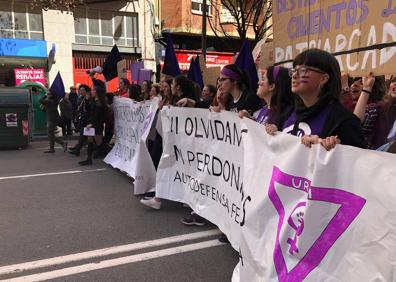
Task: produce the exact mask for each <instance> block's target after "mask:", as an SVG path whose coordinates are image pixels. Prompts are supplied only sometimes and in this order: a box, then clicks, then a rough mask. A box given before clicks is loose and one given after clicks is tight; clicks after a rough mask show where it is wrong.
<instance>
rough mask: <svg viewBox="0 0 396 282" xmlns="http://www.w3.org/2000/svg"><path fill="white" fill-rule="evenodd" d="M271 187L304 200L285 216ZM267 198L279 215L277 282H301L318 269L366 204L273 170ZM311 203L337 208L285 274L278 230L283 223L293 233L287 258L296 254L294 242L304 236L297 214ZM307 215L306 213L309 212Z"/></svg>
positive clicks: (276, 259) (275, 257) (296, 246)
mask: <svg viewBox="0 0 396 282" xmlns="http://www.w3.org/2000/svg"><path fill="white" fill-rule="evenodd" d="M275 183H279V184H281V185H283V186H284V187H287V188H290V189H297V190H299V191H300V192H304V193H305V194H306V199H304V200H303V201H301V200H300V201H299V202H298V203H297V205H296V206H295V208H294V209H293V211H292V212H291V214H290V215H286V214H285V207H284V205H283V203H282V201H281V198H280V197H279V195H278V193H277V191H276V189H275ZM268 196H269V198H270V200H271V201H272V203H273V205H274V207H275V209H276V211H277V212H278V215H279V221H278V228H277V234H276V242H275V248H274V264H275V269H276V272H277V274H278V279H279V281H280V282H297V281H303V280H304V279H305V278H306V277H307V276H308V274H309V273H311V272H312V271H313V270H314V269H315V268H316V267H318V265H319V264H320V262H321V261H322V260H323V258H324V257H325V256H326V254H327V252H328V251H329V250H330V249H331V247H332V246H333V245H334V243H335V242H336V241H337V239H338V238H339V237H340V236H341V235H342V234H343V233H344V232H345V231H346V230H347V228H348V227H349V226H350V225H351V223H352V222H353V221H354V220H355V219H356V217H357V216H358V215H359V213H360V211H361V210H362V208H363V206H364V205H365V203H366V200H365V199H364V198H362V197H360V196H357V195H355V194H352V193H349V192H346V191H343V190H340V189H337V188H324V187H314V186H311V181H310V180H308V179H305V178H303V177H298V176H293V175H289V174H286V173H284V172H282V171H281V170H280V169H279V168H277V167H274V168H273V172H272V178H271V182H270V186H269V189H268ZM311 201H315V202H327V203H332V204H337V205H339V208H338V210H337V211H336V213H335V215H334V216H333V218H332V219H331V220H330V221H329V223H328V224H327V226H326V227H325V228H324V230H323V231H322V233H321V234H320V235H319V237H318V238H317V239H316V240H315V241H314V243H313V244H312V246H311V247H310V248H309V249H308V251H307V252H306V254H305V255H304V256H303V257H302V258H301V259H300V260H299V261H298V263H297V264H296V265H295V266H294V267H293V268H292V269H290V270H288V268H287V264H286V260H285V257H284V255H283V252H282V248H281V244H280V238H281V237H282V236H284V234H281V233H282V232H281V231H282V226H283V224H284V221H285V220H286V222H287V223H288V224H289V226H291V228H292V229H294V230H295V233H294V236H292V237H291V238H288V239H287V244H288V253H289V254H290V255H295V254H298V252H299V249H298V244H297V241H298V239H299V237H302V236H304V233H303V232H304V212H302V211H301V208H305V207H306V205H307V203H309V202H311ZM307 211H308V212H309V209H307Z"/></svg>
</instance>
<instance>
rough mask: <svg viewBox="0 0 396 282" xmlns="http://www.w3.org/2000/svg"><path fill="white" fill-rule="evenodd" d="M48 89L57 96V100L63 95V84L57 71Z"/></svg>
mask: <svg viewBox="0 0 396 282" xmlns="http://www.w3.org/2000/svg"><path fill="white" fill-rule="evenodd" d="M49 89H50V90H51V92H52V93H54V94H55V95H56V97H58V99H59V100H60V99H62V98H63V97H64V96H65V85H64V84H63V80H62V77H61V75H60V73H59V72H58V74H57V75H56V77H55V79H54V81H53V82H52V84H51V87H50V88H49Z"/></svg>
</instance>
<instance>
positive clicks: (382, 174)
mask: <svg viewBox="0 0 396 282" xmlns="http://www.w3.org/2000/svg"><path fill="white" fill-rule="evenodd" d="M161 121H162V131H163V140H164V154H163V158H162V159H161V162H160V164H159V168H158V173H157V195H159V196H160V197H162V198H167V199H171V200H176V201H181V202H186V203H188V204H189V205H190V206H191V207H192V208H193V209H194V210H195V211H196V212H197V213H198V214H200V215H201V216H204V217H205V218H207V219H209V220H210V221H212V222H213V223H214V224H216V225H218V226H219V228H220V229H221V230H222V231H223V232H224V233H225V234H226V235H227V236H228V237H229V239H230V241H231V243H232V245H233V247H234V248H235V249H236V250H237V251H238V252H239V253H240V257H241V258H240V262H239V264H238V266H237V267H236V268H235V271H234V275H233V281H282V282H283V281H395V278H396V252H395V251H394V250H395V249H396V205H395V204H394V203H395V202H396V188H395V187H396V165H395V164H396V156H395V155H392V154H388V153H382V152H375V151H369V150H362V149H358V148H353V147H350V146H341V145H338V146H336V148H335V149H334V150H332V151H330V152H326V151H325V150H324V149H323V148H322V147H321V146H314V147H313V148H311V149H308V148H306V147H304V146H303V145H301V144H300V140H299V138H297V137H294V136H290V135H285V134H282V133H280V134H278V135H277V136H269V135H267V134H266V132H265V130H264V127H263V126H262V125H259V124H257V123H255V122H253V121H251V120H248V119H243V120H241V119H239V118H238V117H237V116H236V115H233V114H232V113H221V114H215V113H209V112H208V111H204V110H195V109H180V108H171V109H164V110H163V111H162V112H161ZM223 129H224V130H223ZM220 168H222V172H221V174H220ZM233 171H234V172H233ZM237 172H238V173H237ZM218 174H220V175H219V176H215V175H218ZM241 179H243V181H241ZM242 183H243V184H242ZM238 187H239V190H238ZM241 187H243V188H241ZM226 203H227V204H226Z"/></svg>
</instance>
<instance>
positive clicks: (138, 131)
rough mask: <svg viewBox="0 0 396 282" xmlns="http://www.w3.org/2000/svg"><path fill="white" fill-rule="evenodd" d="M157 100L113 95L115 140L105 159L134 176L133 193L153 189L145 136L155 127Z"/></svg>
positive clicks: (150, 161)
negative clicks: (136, 99) (138, 100)
mask: <svg viewBox="0 0 396 282" xmlns="http://www.w3.org/2000/svg"><path fill="white" fill-rule="evenodd" d="M158 103H159V100H158V99H154V100H150V101H145V102H139V103H137V102H134V101H132V100H131V99H128V98H118V97H115V98H114V103H113V110H114V132H115V138H116V142H115V144H114V147H113V149H112V150H111V151H110V153H109V154H108V155H107V156H106V158H105V159H104V161H105V162H106V163H107V164H109V165H111V166H113V167H115V168H118V169H120V170H122V171H124V172H126V173H127V174H128V175H129V176H131V177H133V178H134V179H135V182H134V192H135V194H142V193H145V192H148V191H153V190H154V189H155V173H156V172H155V167H154V164H153V162H152V160H151V157H150V154H149V152H148V149H147V139H148V136H149V134H150V131H151V130H153V129H154V128H153V122H154V120H155V116H156V112H157V110H158Z"/></svg>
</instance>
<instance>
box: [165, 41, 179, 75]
mask: <svg viewBox="0 0 396 282" xmlns="http://www.w3.org/2000/svg"><path fill="white" fill-rule="evenodd" d="M162 73H163V74H167V75H171V76H173V77H175V76H177V75H179V74H180V73H181V71H180V68H179V63H178V61H177V58H176V53H175V49H174V48H173V42H172V38H171V37H170V35H169V36H168V38H167V40H166V50H165V61H164V66H163V68H162Z"/></svg>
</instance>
